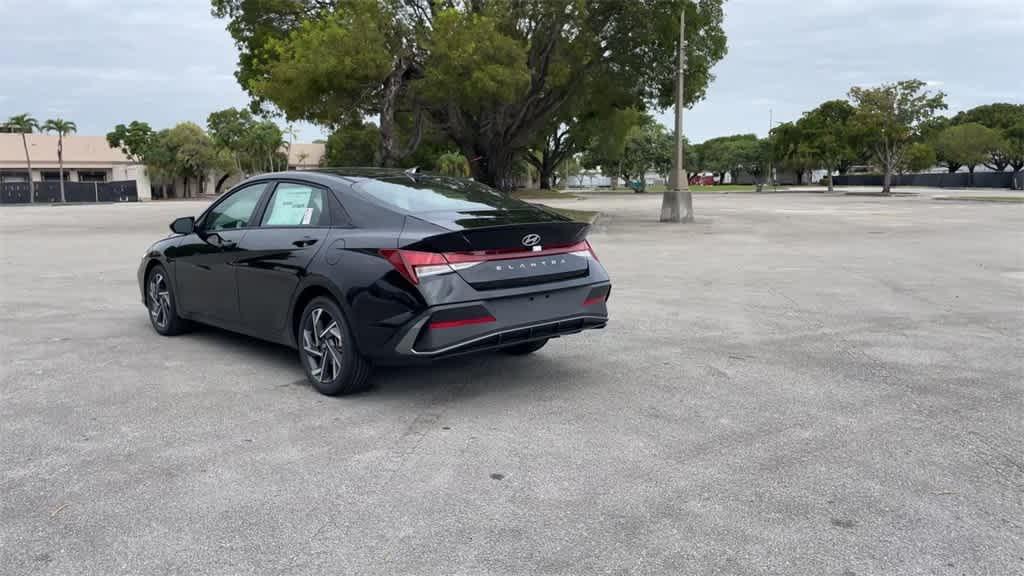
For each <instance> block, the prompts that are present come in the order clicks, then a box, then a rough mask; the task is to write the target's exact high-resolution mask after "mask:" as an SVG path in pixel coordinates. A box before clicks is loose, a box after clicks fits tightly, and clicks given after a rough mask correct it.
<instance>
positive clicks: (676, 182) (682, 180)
mask: <svg viewBox="0 0 1024 576" xmlns="http://www.w3.org/2000/svg"><path fill="white" fill-rule="evenodd" d="M685 30H686V10H685V9H683V11H682V12H681V13H680V14H679V67H678V68H677V69H676V146H675V154H674V155H673V156H672V174H671V176H670V177H669V182H668V189H666V190H665V193H664V194H663V195H662V198H661V218H660V221H661V222H693V194H691V193H690V186H689V182H687V179H686V168H685V167H684V161H685V155H686V151H685V150H684V149H683V102H684V98H685V92H684V91H683V78H684V72H685V70H686V37H685V35H684V31H685Z"/></svg>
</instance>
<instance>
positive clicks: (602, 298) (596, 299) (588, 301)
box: [583, 294, 608, 306]
mask: <svg viewBox="0 0 1024 576" xmlns="http://www.w3.org/2000/svg"><path fill="white" fill-rule="evenodd" d="M607 297H608V295H607V294H602V295H600V296H594V297H593V298H587V299H586V300H584V301H583V305H584V306H593V305H594V304H600V303H601V302H604V301H605V299H606V298H607Z"/></svg>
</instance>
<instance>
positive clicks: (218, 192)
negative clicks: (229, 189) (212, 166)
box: [213, 172, 231, 195]
mask: <svg viewBox="0 0 1024 576" xmlns="http://www.w3.org/2000/svg"><path fill="white" fill-rule="evenodd" d="M230 177H231V173H230V172H228V173H227V174H225V175H223V176H221V177H220V180H217V186H216V187H215V188H214V189H213V193H214V194H217V195H220V188H221V186H223V185H224V182H225V181H226V180H227V179H228V178H230Z"/></svg>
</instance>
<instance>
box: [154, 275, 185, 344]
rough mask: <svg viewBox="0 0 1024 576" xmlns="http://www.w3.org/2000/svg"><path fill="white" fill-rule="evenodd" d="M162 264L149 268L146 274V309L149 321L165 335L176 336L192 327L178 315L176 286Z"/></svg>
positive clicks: (159, 332) (158, 331)
mask: <svg viewBox="0 0 1024 576" xmlns="http://www.w3.org/2000/svg"><path fill="white" fill-rule="evenodd" d="M172 284H173V283H172V282H171V278H170V276H168V275H167V270H166V269H164V267H163V265H162V264H157V265H156V266H153V268H151V269H150V270H149V274H148V275H147V276H146V310H148V311H149V323H150V324H152V325H153V329H154V330H156V331H157V333H158V334H161V335H163V336H176V335H178V334H181V333H182V332H187V331H188V329H189V328H190V327H191V324H190V323H189V321H188V320H185V319H184V318H181V317H180V316H178V306H177V304H176V302H175V298H174V286H173V285H172Z"/></svg>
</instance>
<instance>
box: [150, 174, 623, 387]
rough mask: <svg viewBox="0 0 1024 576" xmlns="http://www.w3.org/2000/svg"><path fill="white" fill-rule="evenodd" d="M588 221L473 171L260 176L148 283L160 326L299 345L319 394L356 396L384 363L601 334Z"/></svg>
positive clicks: (203, 218)
mask: <svg viewBox="0 0 1024 576" xmlns="http://www.w3.org/2000/svg"><path fill="white" fill-rule="evenodd" d="M588 230H589V225H587V224H585V223H581V222H575V221H572V220H570V219H568V218H565V217H564V216H561V215H559V214H557V213H555V212H552V211H549V210H546V209H544V208H541V207H537V206H533V205H531V204H527V203H525V202H521V201H519V200H516V199H514V198H512V197H510V196H508V195H506V194H502V193H501V192H498V191H496V190H493V189H491V188H488V187H487V186H483V185H481V184H479V183H476V182H473V181H471V180H466V179H460V178H449V177H444V176H438V175H428V174H417V173H414V172H411V171H409V172H403V171H401V170H387V169H340V170H321V171H313V172H286V173H276V174H264V175H261V176H257V177H254V178H250V179H249V180H246V181H244V182H242V183H241V184H239V185H238V186H236V187H235V188H233V189H232V190H231V191H230V192H227V193H225V194H224V195H223V197H221V198H219V199H218V200H217V202H215V203H213V204H212V205H211V206H210V207H209V208H207V209H206V211H205V212H203V213H202V214H201V215H200V216H199V217H198V218H194V217H187V218H179V219H177V220H175V221H174V222H173V223H171V231H172V232H173V234H172V235H171V236H169V237H167V238H165V239H163V240H160V241H159V242H157V243H155V244H153V245H152V246H151V247H150V248H149V249H148V250H146V254H145V256H144V257H143V259H142V263H141V264H140V265H139V273H138V277H139V286H140V288H141V291H142V300H143V302H144V303H145V305H146V307H147V308H148V310H149V318H150V321H151V322H152V324H153V328H155V329H156V331H157V332H159V333H160V334H163V335H167V336H170V335H174V334H179V333H181V332H183V331H185V330H186V329H187V328H188V326H189V323H190V322H193V321H194V322H201V323H203V324H211V325H215V326H218V327H221V328H225V329H228V330H233V331H236V332H241V333H244V334H249V335H251V336H256V337H258V338H262V339H265V340H270V341H273V342H278V343H281V344H285V345H288V346H292V347H294V348H297V349H298V351H299V356H300V358H301V362H302V365H303V367H304V368H305V370H306V374H307V376H308V377H309V380H310V381H311V382H312V383H313V386H314V387H315V388H316V389H317V390H319V391H320V392H322V393H324V394H329V395H336V394H347V393H351V392H356V391H359V390H362V389H364V388H365V387H366V386H367V384H368V376H369V374H370V369H371V367H372V366H373V365H375V364H402V363H409V362H414V361H417V360H429V359H435V358H441V357H449V356H454V355H459V354H465V353H469V352H477V351H481V350H495V349H497V350H502V351H505V352H508V353H511V354H529V353H531V352H534V351H536V350H538V349H540V348H541V347H542V346H544V344H545V343H546V342H547V341H548V340H549V339H550V338H555V337H558V336H564V335H566V334H573V333H576V332H581V331H583V330H586V329H590V328H603V327H604V326H605V324H606V323H607V322H608V309H607V307H606V305H605V302H606V300H607V299H608V296H609V293H610V290H611V284H610V282H609V279H608V274H607V273H606V272H605V270H604V268H603V267H602V266H601V264H600V263H599V262H598V260H597V257H596V256H595V255H594V251H593V248H591V246H590V244H589V243H588V242H587V239H586V236H587V232H588Z"/></svg>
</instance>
